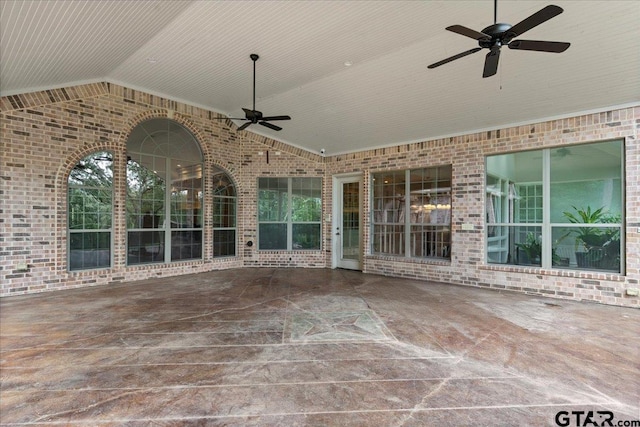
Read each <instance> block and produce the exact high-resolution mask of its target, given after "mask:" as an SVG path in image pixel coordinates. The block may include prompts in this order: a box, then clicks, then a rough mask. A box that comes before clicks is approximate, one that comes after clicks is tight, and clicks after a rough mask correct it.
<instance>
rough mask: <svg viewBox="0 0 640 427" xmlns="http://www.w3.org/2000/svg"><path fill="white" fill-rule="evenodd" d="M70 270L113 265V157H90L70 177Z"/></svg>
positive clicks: (97, 155) (77, 165) (105, 154)
mask: <svg viewBox="0 0 640 427" xmlns="http://www.w3.org/2000/svg"><path fill="white" fill-rule="evenodd" d="M67 196H68V197H67V207H68V217H67V218H68V233H69V235H68V242H69V256H68V268H69V270H84V269H92V268H106V267H110V266H111V240H112V227H113V155H112V154H111V153H108V152H97V153H93V154H90V155H88V156H86V157H85V158H83V159H82V160H80V161H79V162H78V163H76V165H75V166H74V167H73V169H72V170H71V173H70V174H69V178H68V195H67Z"/></svg>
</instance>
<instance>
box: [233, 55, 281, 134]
mask: <svg viewBox="0 0 640 427" xmlns="http://www.w3.org/2000/svg"><path fill="white" fill-rule="evenodd" d="M249 57H250V58H251V60H252V61H253V108H252V109H251V110H249V109H248V108H243V109H242V110H243V111H244V114H245V117H242V118H239V117H229V118H230V119H231V120H244V121H246V122H247V123H244V124H243V125H242V126H240V127H239V128H238V130H244V129H246V128H247V127H249V126H250V125H252V124H256V123H257V124H260V125H262V126H265V127H268V128H269V129H273V130H282V128H281V127H280V126H276V125H274V124H272V123H269V122H271V121H276V120H291V117H289V116H268V117H265V116H263V115H262V111H258V110H256V61H257V60H258V58H260V57H259V56H258V55H256V54H255V53H252V54H251V55H249ZM225 119H226V117H225Z"/></svg>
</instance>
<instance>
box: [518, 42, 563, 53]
mask: <svg viewBox="0 0 640 427" xmlns="http://www.w3.org/2000/svg"><path fill="white" fill-rule="evenodd" d="M569 46H571V43H565V42H548V41H538V40H514V41H512V42H511V43H509V49H516V50H535V51H538V52H554V53H560V52H564V51H565V50H567V49H569Z"/></svg>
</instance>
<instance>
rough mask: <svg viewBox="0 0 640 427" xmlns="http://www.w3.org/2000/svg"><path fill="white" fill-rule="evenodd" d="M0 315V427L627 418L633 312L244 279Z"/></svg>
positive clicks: (298, 277)
mask: <svg viewBox="0 0 640 427" xmlns="http://www.w3.org/2000/svg"><path fill="white" fill-rule="evenodd" d="M0 313H1V314H0V320H1V330H0V352H1V354H0V356H1V357H0V360H1V362H0V367H1V377H2V382H1V391H0V422H1V423H2V424H3V425H20V424H41V425H56V424H59V425H88V426H97V425H122V424H126V425H128V426H138V425H161V426H165V425H166V426H170V425H214V426H215V425H225V426H247V425H250V426H251V425H256V426H297V425H300V426H333V425H339V426H348V425H354V426H464V425H469V426H501V425H503V426H545V425H549V426H556V425H558V424H557V423H556V414H557V413H558V412H559V411H566V412H569V413H571V412H572V411H594V414H593V415H594V420H595V421H598V422H600V421H601V420H602V417H603V415H602V414H598V413H597V412H595V411H611V412H612V413H613V415H614V416H615V421H614V422H617V421H619V420H637V419H639V418H640V402H639V397H638V396H640V344H639V338H640V310H636V309H627V308H620V307H612V306H605V305H598V304H593V303H580V302H571V301H563V300H557V299H547V298H540V297H534V296H527V295H522V294H515V293H500V292H497V291H492V290H485V289H477V288H469V287H462V286H453V285H443V284H437V283H431V282H424V281H417V280H407V279H395V278H388V277H382V276H376V275H365V274H362V273H359V272H352V271H346V270H328V269H289V268H287V269H284V268H282V269H278V268H274V269H267V268H247V269H238V270H227V271H216V272H210V273H202V274H194V275H189V276H181V277H171V278H157V279H152V280H145V281H140V282H129V283H120V284H113V285H107V286H100V287H93V288H84V289H75V290H66V291H57V292H48V293H43V294H37V295H27V296H14V297H7V298H3V299H2V300H0ZM566 419H567V417H561V418H560V420H561V421H563V420H566ZM583 420H584V418H583ZM572 422H573V424H570V425H576V424H575V418H573V420H572Z"/></svg>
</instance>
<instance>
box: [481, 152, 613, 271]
mask: <svg viewBox="0 0 640 427" xmlns="http://www.w3.org/2000/svg"><path fill="white" fill-rule="evenodd" d="M623 165H624V161H623V143H622V141H610V142H603V143H592V144H583V145H575V146H571V147H562V148H555V149H544V150H536V151H527V152H520V153H511V154H503V155H497V156H490V157H487V163H486V166H487V169H486V170H487V175H486V222H487V261H488V262H490V263H498V264H517V265H533V266H541V267H545V268H571V269H581V270H598V271H610V272H617V273H621V272H622V271H623V260H624V257H623V256H622V248H623V247H624V246H623V244H622V240H623V237H624V236H623V233H622V224H623V218H622V213H623V212H624V208H623V194H624V191H623V186H624V183H623V179H622V177H623V176H624V175H623Z"/></svg>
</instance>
